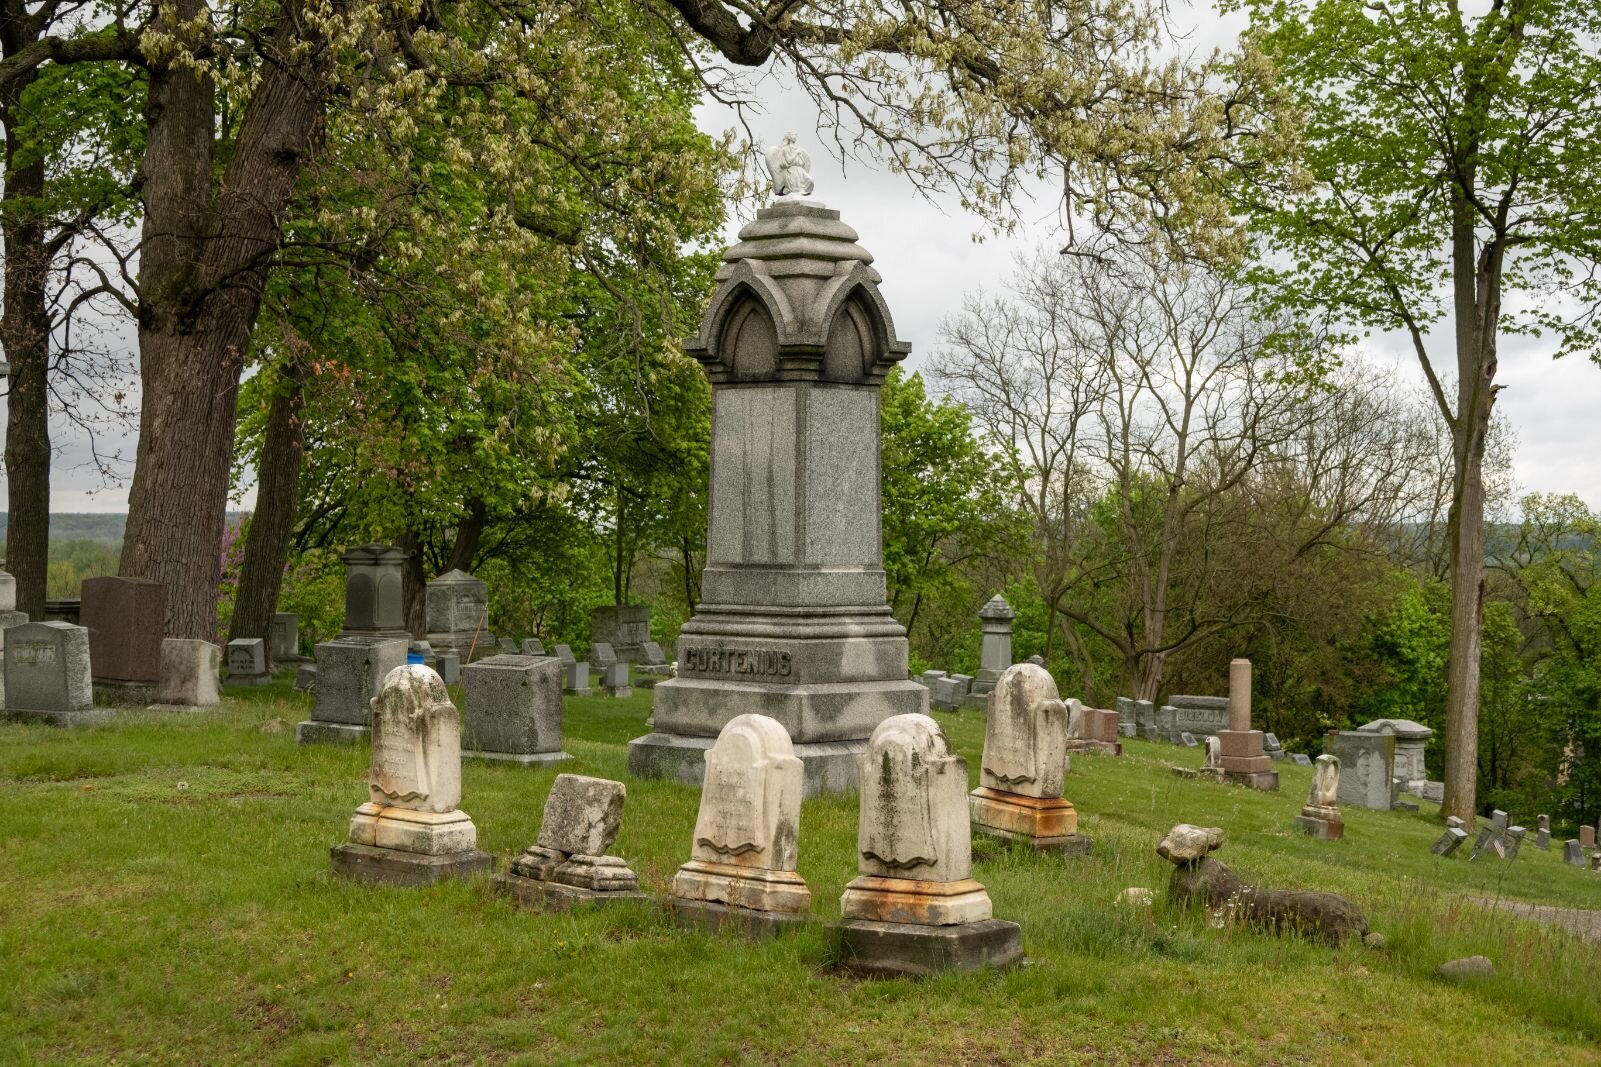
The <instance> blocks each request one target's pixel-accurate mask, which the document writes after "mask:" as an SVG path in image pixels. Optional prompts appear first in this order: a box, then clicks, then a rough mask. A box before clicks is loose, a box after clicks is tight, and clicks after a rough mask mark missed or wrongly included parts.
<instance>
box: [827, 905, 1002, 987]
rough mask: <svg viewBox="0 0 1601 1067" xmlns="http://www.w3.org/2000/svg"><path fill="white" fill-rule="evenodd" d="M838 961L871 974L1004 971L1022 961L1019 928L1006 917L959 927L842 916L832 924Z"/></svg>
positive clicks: (905, 975) (830, 930) (910, 975)
mask: <svg viewBox="0 0 1601 1067" xmlns="http://www.w3.org/2000/svg"><path fill="white" fill-rule="evenodd" d="M828 933H829V940H830V942H831V943H832V945H833V947H834V951H835V952H836V953H837V955H838V957H839V965H840V966H841V967H842V968H844V969H845V970H847V971H849V972H851V973H852V974H857V975H862V976H865V977H872V978H926V977H929V976H932V975H936V974H939V973H941V972H943V971H980V970H983V969H984V968H986V967H990V968H994V969H995V970H1004V969H1005V968H1008V967H1013V966H1016V965H1017V964H1019V963H1021V962H1022V960H1023V931H1022V928H1021V927H1019V926H1018V925H1017V924H1016V923H1013V922H1007V921H1005V920H1004V919H985V920H982V921H980V922H972V923H964V924H962V925H959V926H921V925H918V924H915V923H885V922H868V921H864V920H846V921H843V922H839V923H833V924H830V926H829V927H828Z"/></svg>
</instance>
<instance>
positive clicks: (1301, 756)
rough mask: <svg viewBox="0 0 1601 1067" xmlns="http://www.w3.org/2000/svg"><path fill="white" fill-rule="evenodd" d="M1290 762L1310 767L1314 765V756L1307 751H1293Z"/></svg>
mask: <svg viewBox="0 0 1601 1067" xmlns="http://www.w3.org/2000/svg"><path fill="white" fill-rule="evenodd" d="M1290 762H1291V763H1293V764H1295V765H1296V766H1297V767H1310V766H1312V757H1311V756H1308V755H1307V754H1306V753H1305V752H1292V753H1291V754H1290Z"/></svg>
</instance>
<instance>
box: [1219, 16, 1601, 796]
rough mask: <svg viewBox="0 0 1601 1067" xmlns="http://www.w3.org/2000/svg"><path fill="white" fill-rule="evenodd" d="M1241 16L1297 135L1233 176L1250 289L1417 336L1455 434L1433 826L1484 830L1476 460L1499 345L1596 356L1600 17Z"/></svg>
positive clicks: (1344, 319) (1481, 450)
mask: <svg viewBox="0 0 1601 1067" xmlns="http://www.w3.org/2000/svg"><path fill="white" fill-rule="evenodd" d="M1237 6H1239V7H1241V8H1243V9H1245V10H1247V11H1248V12H1249V13H1250V18H1251V24H1250V29H1249V31H1248V33H1247V35H1246V45H1247V48H1246V57H1245V64H1246V65H1252V64H1258V65H1266V66H1270V67H1271V69H1272V72H1273V74H1272V76H1273V77H1274V78H1275V79H1276V83H1277V85H1276V87H1277V92H1278V94H1279V100H1280V105H1281V108H1282V113H1283V114H1286V115H1293V116H1294V117H1295V119H1296V120H1297V122H1298V123H1299V125H1300V145H1301V154H1300V157H1299V159H1298V160H1296V162H1295V164H1294V165H1293V166H1288V167H1286V166H1279V165H1274V164H1273V163H1272V161H1271V160H1265V159H1264V160H1260V161H1257V162H1258V163H1260V164H1261V165H1259V166H1247V167H1245V168H1242V170H1241V172H1240V173H1241V174H1243V175H1245V176H1246V177H1247V179H1248V180H1246V181H1244V182H1242V184H1241V186H1240V196H1241V201H1242V205H1241V206H1242V208H1243V209H1244V210H1246V211H1247V212H1248V213H1249V215H1250V216H1251V219H1252V223H1253V228H1254V231H1255V232H1256V233H1257V234H1258V235H1259V236H1260V242H1261V247H1260V249H1259V253H1260V259H1259V262H1260V263H1262V264H1264V265H1263V266H1260V267H1258V268H1257V269H1256V270H1255V272H1254V276H1255V278H1256V280H1257V281H1258V282H1260V283H1261V285H1262V287H1263V288H1264V290H1265V291H1267V292H1268V293H1270V294H1272V295H1273V296H1274V297H1275V299H1276V300H1277V301H1278V302H1279V303H1280V304H1281V305H1282V306H1286V307H1289V308H1292V309H1294V310H1296V311H1297V312H1300V313H1303V314H1307V315H1314V316H1323V317H1325V318H1326V319H1327V320H1330V321H1331V322H1333V323H1335V324H1346V325H1354V326H1356V327H1359V328H1365V329H1381V330H1394V331H1399V332H1401V333H1403V334H1404V335H1405V336H1407V337H1408V338H1409V339H1410V341H1411V344H1412V347H1413V350H1414V352H1415V354H1416V356H1417V359H1418V364H1419V366H1420V367H1421V368H1422V370H1423V373H1424V376H1425V377H1426V378H1427V380H1428V383H1429V388H1430V392H1431V395H1432V396H1433V398H1434V400H1435V403H1436V405H1437V407H1438V409H1439V412H1440V416H1441V418H1442V419H1443V420H1444V421H1445V423H1446V425H1447V426H1448V427H1449V428H1450V433H1451V440H1452V455H1453V461H1454V463H1453V467H1454V477H1453V482H1452V493H1451V505H1450V512H1449V519H1448V537H1449V540H1450V548H1451V582H1452V599H1451V603H1452V608H1451V610H1452V624H1451V653H1450V658H1449V662H1448V665H1447V673H1446V677H1447V688H1448V698H1447V707H1448V709H1449V710H1448V714H1447V721H1446V724H1445V733H1446V752H1447V759H1446V769H1445V784H1446V796H1445V804H1444V806H1443V809H1442V810H1443V812H1444V813H1445V814H1447V815H1456V816H1459V817H1461V818H1465V819H1471V818H1472V817H1473V815H1474V811H1475V797H1476V777H1477V771H1478V759H1477V744H1478V739H1479V730H1478V714H1479V693H1480V662H1479V648H1480V645H1481V641H1482V625H1483V607H1484V603H1485V599H1486V592H1485V578H1484V566H1483V562H1484V499H1485V497H1484V482H1483V465H1484V456H1485V447H1486V440H1487V437H1488V434H1489V429H1490V424H1491V413H1492V411H1493V408H1494V404H1495V397H1496V393H1497V391H1498V389H1499V388H1500V387H1499V386H1498V385H1496V382H1495V378H1496V372H1497V367H1498V362H1499V350H1500V340H1501V337H1502V336H1503V335H1505V334H1532V333H1535V332H1537V331H1544V336H1547V337H1549V338H1551V339H1553V340H1554V342H1555V344H1556V347H1557V351H1558V354H1561V353H1563V352H1570V353H1584V354H1588V355H1590V356H1592V357H1594V356H1595V355H1596V354H1597V349H1598V343H1601V335H1598V334H1597V333H1596V332H1595V330H1594V329H1593V326H1592V325H1591V324H1592V321H1593V320H1592V314H1593V312H1594V311H1595V310H1596V309H1597V307H1598V303H1601V274H1598V273H1597V268H1598V267H1601V184H1598V183H1597V182H1596V180H1595V174H1596V172H1597V170H1598V169H1601V109H1597V108H1596V107H1595V106H1594V105H1595V92H1596V86H1597V84H1601V8H1598V7H1597V5H1595V4H1594V3H1592V2H1591V0H1492V2H1491V3H1490V5H1489V6H1488V8H1487V9H1485V10H1483V11H1482V12H1480V13H1478V14H1471V13H1468V12H1466V11H1464V8H1463V5H1461V4H1458V3H1457V2H1455V0H1421V2H1417V3H1389V2H1379V3H1372V2H1369V0H1242V2H1241V3H1239V4H1238V5H1237ZM1269 143H1271V138H1270V139H1269ZM1273 147H1274V149H1275V150H1276V149H1277V147H1278V146H1276V145H1274V146H1273ZM1447 326H1448V327H1449V329H1448V330H1445V329H1443V328H1445V327H1447ZM1437 327H1439V328H1442V329H1441V330H1440V331H1439V332H1436V328H1437ZM1441 333H1444V334H1445V336H1444V337H1442V336H1441ZM1447 338H1448V339H1447ZM1446 353H1449V355H1447V354H1446ZM1453 378H1454V381H1453ZM1453 394H1454V395H1453Z"/></svg>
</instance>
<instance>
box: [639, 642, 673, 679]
mask: <svg viewBox="0 0 1601 1067" xmlns="http://www.w3.org/2000/svg"><path fill="white" fill-rule="evenodd" d="M634 674H635V676H636V677H637V678H638V684H639V686H640V687H641V688H643V689H650V688H653V687H654V686H655V685H656V683H658V682H660V681H661V680H662V679H664V678H671V677H672V676H673V665H672V664H670V663H668V662H667V654H666V653H665V652H663V651H662V646H661V645H658V644H657V643H656V642H654V641H646V642H645V643H644V644H643V645H642V646H640V661H639V663H637V664H635V666H634Z"/></svg>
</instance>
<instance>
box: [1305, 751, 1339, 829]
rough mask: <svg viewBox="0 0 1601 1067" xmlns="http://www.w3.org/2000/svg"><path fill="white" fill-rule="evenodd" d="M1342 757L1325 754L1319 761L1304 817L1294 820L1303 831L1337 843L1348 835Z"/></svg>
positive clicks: (1313, 776)
mask: <svg viewBox="0 0 1601 1067" xmlns="http://www.w3.org/2000/svg"><path fill="white" fill-rule="evenodd" d="M1339 796H1340V758H1339V757H1338V756H1329V755H1322V756H1319V757H1318V758H1317V770H1316V771H1315V772H1313V775H1312V790H1311V792H1310V793H1308V794H1307V798H1306V804H1305V806H1303V807H1302V808H1301V814H1299V815H1297V816H1296V817H1295V819H1294V822H1295V825H1296V827H1297V828H1298V829H1300V830H1301V831H1303V832H1305V833H1307V834H1310V835H1311V836H1313V837H1320V838H1323V839H1325V840H1331V841H1332V840H1334V839H1336V838H1340V837H1344V836H1345V823H1344V822H1343V821H1342V820H1341V819H1340V809H1339V807H1338V803H1339Z"/></svg>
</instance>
